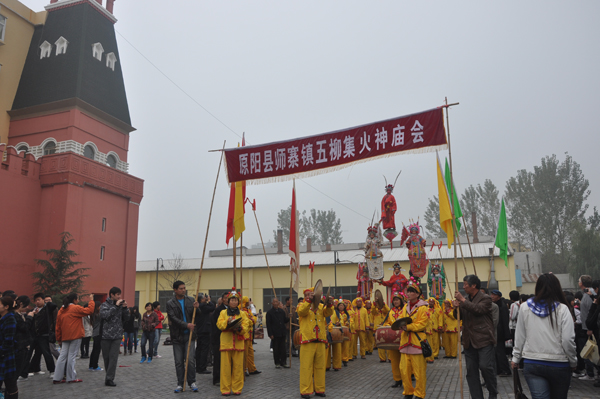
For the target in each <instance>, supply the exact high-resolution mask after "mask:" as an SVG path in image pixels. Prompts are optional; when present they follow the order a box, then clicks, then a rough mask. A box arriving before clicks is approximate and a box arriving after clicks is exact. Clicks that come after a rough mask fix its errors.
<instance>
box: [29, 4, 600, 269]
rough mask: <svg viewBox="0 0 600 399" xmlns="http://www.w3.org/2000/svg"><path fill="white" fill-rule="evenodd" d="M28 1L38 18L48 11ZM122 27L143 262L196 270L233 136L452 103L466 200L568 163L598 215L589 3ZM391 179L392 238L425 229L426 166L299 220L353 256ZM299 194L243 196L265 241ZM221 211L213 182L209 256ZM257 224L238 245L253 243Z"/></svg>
mask: <svg viewBox="0 0 600 399" xmlns="http://www.w3.org/2000/svg"><path fill="white" fill-rule="evenodd" d="M21 1H23V2H24V3H25V4H26V5H28V6H29V7H30V8H32V9H34V10H36V11H39V10H42V9H43V7H44V6H45V5H46V4H48V3H49V1H48V0H21ZM115 16H116V17H117V18H118V19H119V22H118V23H117V24H116V25H115V28H116V30H117V32H118V33H117V39H118V42H119V51H120V59H119V60H118V61H119V62H121V64H122V68H123V71H124V78H125V86H126V89H127V95H128V100H129V108H130V112H131V118H132V123H133V125H134V127H136V128H137V129H138V130H137V131H135V132H133V133H132V134H131V140H130V151H129V159H128V161H129V163H130V169H129V170H130V173H131V174H133V175H135V176H138V177H140V178H142V179H144V180H145V187H144V199H143V201H142V204H141V208H140V223H139V241H138V259H139V260H145V259H153V258H157V257H162V258H165V259H166V258H169V257H171V255H172V254H173V253H180V254H182V255H183V256H184V257H200V256H201V255H202V248H203V243H204V237H205V233H206V224H207V220H208V213H209V207H210V200H211V196H212V191H213V186H214V182H215V177H216V174H217V166H218V163H219V153H209V152H208V150H210V149H216V148H221V147H222V145H223V140H227V146H228V147H231V146H235V145H237V142H238V141H240V136H241V134H242V132H246V139H247V141H248V142H249V143H251V144H259V143H265V142H270V141H275V140H282V139H289V138H294V137H299V136H306V135H312V134H318V133H323V132H327V131H331V130H337V129H341V128H346V127H350V126H355V125H359V124H364V123H369V122H373V121H377V120H381V119H386V118H391V117H395V116H400V115H405V114H409V113H413V112H418V111H422V110H426V109H430V108H433V107H436V106H439V105H442V104H443V101H444V97H445V96H447V97H448V100H449V102H460V105H459V106H458V107H454V108H453V109H452V110H451V111H450V128H451V130H450V133H451V144H452V156H453V163H454V176H455V183H456V186H457V189H458V191H459V192H462V191H463V190H464V188H465V187H466V186H468V185H470V184H478V183H483V181H484V180H485V179H486V178H489V179H491V180H492V181H493V182H494V183H495V184H496V186H497V187H498V189H499V190H500V191H501V192H503V191H504V187H505V184H506V181H507V180H508V178H510V177H511V176H514V175H515V174H516V171H517V170H519V169H527V170H532V169H533V166H535V165H539V164H540V159H541V158H542V157H544V156H546V155H551V154H557V155H558V157H559V159H560V160H561V161H562V160H563V159H564V153H565V152H568V153H569V154H570V155H572V156H573V158H574V160H575V161H577V162H578V163H580V164H581V167H582V169H583V172H584V174H585V177H586V178H587V179H588V180H589V181H590V189H591V191H592V194H591V196H590V198H589V201H588V203H589V204H590V207H593V206H595V205H598V203H599V200H600V194H599V192H600V175H599V172H598V170H599V169H600V159H599V157H598V151H597V150H598V138H597V136H598V134H599V133H600V129H599V128H598V123H597V120H598V109H600V73H599V71H600V45H599V42H598V40H599V38H600V24H598V17H599V16H600V2H598V1H577V2H564V1H527V2H523V1H504V2H500V3H490V2H473V1H470V2H467V1H457V0H455V1H451V2H448V1H428V2H413V1H398V0H395V1H369V2H367V1H349V0H344V1H327V2H322V1H286V2H282V1H245V2H240V1H230V0H228V1H183V0H169V1H164V0H163V1H158V0H145V1H131V0H118V1H116V2H115ZM124 39H126V40H124ZM128 42H129V43H131V44H129V43H128ZM133 46H135V48H134V47H133ZM135 49H137V51H136V50H135ZM138 51H139V52H138ZM140 53H141V54H143V56H145V57H146V58H147V59H148V60H150V61H151V62H152V63H153V64H154V65H156V67H157V68H159V69H160V70H161V71H162V72H163V73H164V74H165V75H166V76H168V77H169V78H170V79H171V80H172V81H173V82H175V83H176V84H177V85H178V86H179V87H181V88H182V89H183V90H185V92H187V93H188V94H189V95H190V96H191V97H193V98H194V99H195V100H196V101H197V102H198V103H199V104H201V105H202V106H203V107H204V108H206V109H207V110H209V111H210V112H211V113H212V114H213V115H215V116H216V117H218V119H219V120H220V121H222V122H223V123H224V124H225V125H226V126H228V127H229V128H227V127H226V126H224V125H223V124H222V123H220V122H219V121H218V120H216V119H215V118H214V117H213V116H211V115H210V114H209V113H207V112H206V111H205V110H203V109H202V108H201V107H200V106H199V105H197V104H196V103H195V102H194V101H192V100H191V99H190V98H189V97H187V96H186V95H185V94H183V93H182V92H181V91H180V90H179V89H178V88H177V87H176V86H175V85H174V84H173V83H172V82H170V81H169V80H168V79H167V78H165V76H163V75H162V74H161V73H160V72H158V71H157V70H156V69H155V68H154V67H153V66H152V65H151V64H150V62H149V61H147V60H146V59H144V57H143V56H142V55H140ZM232 131H233V132H232ZM234 132H235V133H234ZM440 155H441V156H447V152H445V153H441V154H440ZM400 169H402V170H403V173H402V176H401V177H400V179H399V180H398V185H397V186H396V189H395V191H394V194H395V196H396V200H397V202H398V207H399V210H398V212H397V214H396V222H397V224H400V221H404V222H405V223H407V221H408V219H409V218H414V219H416V218H417V217H418V216H421V220H422V219H423V213H424V211H425V208H426V205H427V199H428V198H429V197H432V196H433V195H437V192H436V191H437V186H436V172H435V153H428V154H419V155H401V156H397V157H393V158H387V159H383V160H377V161H373V162H369V163H364V164H359V165H356V166H354V167H352V168H348V169H345V170H342V171H338V172H334V173H330V174H326V175H323V176H319V177H313V178H309V179H306V180H304V181H298V182H297V184H296V186H297V198H298V207H299V209H311V208H317V209H334V210H335V211H336V213H337V215H338V216H339V217H340V218H341V223H342V229H343V230H344V232H343V237H344V241H345V242H359V241H363V240H364V238H365V233H366V228H367V225H368V223H369V222H370V219H371V215H372V214H373V211H374V210H375V209H379V206H380V201H381V198H382V196H383V194H384V190H383V187H384V179H383V177H382V175H383V174H385V175H386V176H387V178H388V180H390V179H393V178H394V177H395V175H396V174H397V173H398V171H399V170H400ZM309 185H310V186H309ZM311 186H312V187H311ZM291 188H292V183H291V182H288V183H277V184H267V185H257V186H249V188H248V191H247V193H248V197H250V198H251V199H254V198H255V199H256V202H257V204H258V210H257V215H258V219H259V222H260V223H261V229H262V233H263V237H264V238H265V240H266V241H267V240H268V239H270V238H271V237H272V231H273V230H274V229H275V228H276V215H277V211H278V210H279V209H281V208H286V207H287V206H288V205H289V204H290V203H291ZM321 192H322V193H325V194H327V195H324V194H322V193H321ZM228 196H229V189H228V186H227V181H226V177H225V174H224V173H223V171H222V173H221V176H220V180H219V183H218V187H217V195H216V198H215V206H214V210H213V216H212V221H211V228H210V233H209V239H208V246H207V249H209V250H210V249H221V248H224V247H225V224H226V216H227V202H228ZM330 197H331V198H330ZM341 204H343V205H341ZM249 216H250V217H249V218H247V219H246V228H247V230H246V233H245V235H244V244H245V245H247V246H249V245H251V244H255V243H258V242H259V237H258V232H257V229H256V223H255V222H254V218H253V217H252V214H251V213H250V214H249Z"/></svg>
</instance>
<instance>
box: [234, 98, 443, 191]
mask: <svg viewBox="0 0 600 399" xmlns="http://www.w3.org/2000/svg"><path fill="white" fill-rule="evenodd" d="M445 148H447V142H446V131H445V129H444V120H443V112H442V108H436V109H432V110H429V111H425V112H420V113H417V114H412V115H407V116H401V117H398V118H393V119H388V120H384V121H379V122H374V123H369V124H367V125H362V126H357V127H353V128H349V129H343V130H338V131H335V132H330V133H323V134H319V135H315V136H308V137H303V138H299V139H293V140H286V141H279V142H275V143H268V144H259V145H254V146H246V147H237V148H230V149H226V150H225V159H226V162H227V177H228V179H229V182H230V183H232V182H237V181H242V180H246V181H249V182H250V181H253V182H250V183H268V182H271V181H281V180H289V179H292V178H298V177H304V176H311V175H317V174H321V173H327V172H331V171H334V170H338V169H341V168H345V167H348V166H351V165H352V164H353V163H356V162H365V161H368V160H372V159H376V158H381V157H388V156H394V155H399V154H401V153H411V152H428V151H435V150H440V149H445Z"/></svg>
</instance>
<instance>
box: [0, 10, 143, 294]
mask: <svg viewBox="0 0 600 399" xmlns="http://www.w3.org/2000/svg"><path fill="white" fill-rule="evenodd" d="M113 3H114V0H107V2H106V8H105V7H104V6H103V4H102V0H77V1H76V0H62V1H58V0H51V1H50V4H49V5H47V6H46V11H44V12H39V13H35V12H33V11H31V10H29V9H28V8H27V7H25V6H24V5H23V4H21V3H19V2H18V1H16V0H2V3H1V4H0V15H1V17H0V29H1V31H0V39H1V40H2V41H1V42H0V64H2V69H1V70H0V87H1V88H2V90H1V91H0V106H2V107H3V109H1V110H0V158H1V159H2V164H1V168H0V187H2V194H1V195H0V212H1V216H0V217H1V220H2V224H1V225H0V249H1V250H2V254H3V256H2V257H0V271H1V273H2V281H1V287H0V289H8V288H10V289H14V290H15V291H17V292H18V293H23V294H31V293H33V287H32V282H33V280H32V277H31V273H33V272H34V271H36V270H37V268H36V266H35V261H34V260H35V259H36V258H42V257H43V256H44V254H43V253H42V252H41V250H43V249H53V248H57V247H58V244H59V238H60V237H59V235H60V233H61V232H63V231H68V232H69V233H71V235H72V236H73V238H74V239H75V242H74V244H73V245H72V246H71V248H70V249H72V250H74V251H75V252H77V253H78V254H79V256H78V257H77V258H76V260H77V261H80V262H83V265H82V266H83V267H88V268H91V269H90V270H89V271H88V272H87V274H89V275H90V277H89V278H88V279H87V280H86V283H85V290H86V292H90V293H93V294H95V296H96V298H97V299H100V300H101V299H103V298H104V297H105V296H106V293H107V291H108V290H109V289H110V287H112V286H119V287H121V288H122V289H123V292H124V295H125V298H126V299H128V300H129V301H131V302H133V300H134V292H133V291H134V285H135V283H134V281H135V265H136V250H137V235H138V214H139V206H140V202H141V200H142V196H143V183H144V182H143V180H141V179H139V178H137V177H135V176H132V175H130V174H129V173H128V169H129V165H128V163H127V153H128V150H129V134H130V133H131V132H132V131H134V130H135V129H134V128H133V127H132V126H131V120H130V116H129V107H128V104H127V96H126V93H125V85H124V82H123V75H122V72H121V62H120V57H119V50H118V48H117V41H116V37H115V29H114V24H115V23H116V21H117V19H116V18H115V16H114V15H113Z"/></svg>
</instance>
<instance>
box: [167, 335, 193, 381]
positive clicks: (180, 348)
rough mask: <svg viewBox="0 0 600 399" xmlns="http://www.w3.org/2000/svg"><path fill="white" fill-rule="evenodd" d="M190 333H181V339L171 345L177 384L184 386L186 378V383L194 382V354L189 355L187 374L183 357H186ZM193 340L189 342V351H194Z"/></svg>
mask: <svg viewBox="0 0 600 399" xmlns="http://www.w3.org/2000/svg"><path fill="white" fill-rule="evenodd" d="M190 334H191V332H190V333H188V334H184V335H183V340H182V342H181V343H179V344H176V343H174V344H173V345H172V346H173V358H174V360H175V372H176V374H177V385H179V386H184V384H185V381H186V380H187V383H188V385H192V384H193V383H194V382H196V358H195V356H190V361H189V362H188V370H187V376H186V375H185V359H186V357H187V348H188V341H189V340H190ZM195 344H196V343H195V342H194V340H192V342H191V343H190V352H191V353H195V352H196V348H195Z"/></svg>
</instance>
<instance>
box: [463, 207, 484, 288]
mask: <svg viewBox="0 0 600 399" xmlns="http://www.w3.org/2000/svg"><path fill="white" fill-rule="evenodd" d="M462 220H463V226H464V227H465V233H466V234H467V242H468V243H469V252H471V261H472V262H473V272H474V273H475V275H476V276H477V269H476V268H475V258H473V249H472V248H471V240H470V239H469V230H467V222H466V221H465V215H462ZM488 281H489V280H488Z"/></svg>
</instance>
